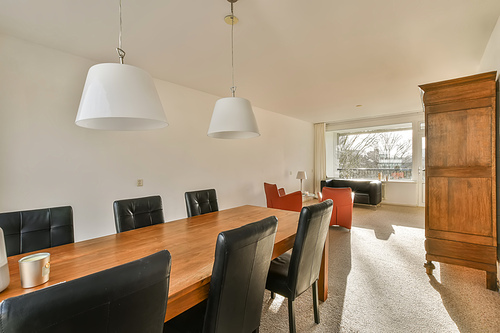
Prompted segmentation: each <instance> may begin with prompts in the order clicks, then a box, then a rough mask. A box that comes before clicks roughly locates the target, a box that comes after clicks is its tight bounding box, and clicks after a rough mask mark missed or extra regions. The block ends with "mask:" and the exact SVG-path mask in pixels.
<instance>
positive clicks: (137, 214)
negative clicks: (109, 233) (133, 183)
mask: <svg viewBox="0 0 500 333" xmlns="http://www.w3.org/2000/svg"><path fill="white" fill-rule="evenodd" d="M113 212H114V215H115V227H116V232H117V233H120V232H123V231H128V230H133V229H137V228H143V227H147V226H150V225H153V224H160V223H164V222H165V219H164V218H163V207H162V202H161V197H160V196H159V195H155V196H149V197H143V198H133V199H123V200H116V201H115V202H113Z"/></svg>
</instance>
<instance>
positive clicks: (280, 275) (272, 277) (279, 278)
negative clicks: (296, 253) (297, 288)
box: [266, 252, 292, 298]
mask: <svg viewBox="0 0 500 333" xmlns="http://www.w3.org/2000/svg"><path fill="white" fill-rule="evenodd" d="M291 257H292V255H291V254H290V253H288V252H286V253H284V254H282V255H281V256H279V257H278V258H276V259H274V260H272V261H271V265H270V266H269V273H268V275H267V281H266V289H268V290H272V291H274V292H276V293H278V294H280V295H282V296H285V297H287V298H289V297H291V294H292V293H291V290H290V288H288V286H287V277H288V267H289V266H290V258H291Z"/></svg>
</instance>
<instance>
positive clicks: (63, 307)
mask: <svg viewBox="0 0 500 333" xmlns="http://www.w3.org/2000/svg"><path fill="white" fill-rule="evenodd" d="M170 265H171V258H170V253H169V252H168V251H167V250H163V251H160V252H157V253H155V254H152V255H150V256H147V257H144V258H142V259H139V260H136V261H132V262H130V263H127V264H124V265H121V266H117V267H114V268H110V269H107V270H104V271H101V272H98V273H95V274H92V275H88V276H85V277H82V278H79V279H75V280H72V281H68V282H63V283H60V284H56V285H53V286H50V287H47V288H44V289H40V290H37V291H33V292H31V293H28V294H24V295H21V296H17V297H11V298H7V299H6V300H4V301H3V302H2V303H0V332H1V333H14V332H17V333H19V332H39V333H49V332H50V333H57V332H72V333H79V332H82V333H84V332H85V333H88V332H93V333H101V332H103V333H104V332H123V333H127V332H156V333H160V332H162V331H163V323H164V321H165V311H166V307H167V295H168V287H169V280H170Z"/></svg>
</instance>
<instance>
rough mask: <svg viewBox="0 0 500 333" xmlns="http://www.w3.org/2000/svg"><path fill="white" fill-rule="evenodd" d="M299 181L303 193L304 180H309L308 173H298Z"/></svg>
mask: <svg viewBox="0 0 500 333" xmlns="http://www.w3.org/2000/svg"><path fill="white" fill-rule="evenodd" d="M297 179H300V192H302V180H304V179H307V174H306V172H305V171H298V172H297ZM302 193H303V192H302Z"/></svg>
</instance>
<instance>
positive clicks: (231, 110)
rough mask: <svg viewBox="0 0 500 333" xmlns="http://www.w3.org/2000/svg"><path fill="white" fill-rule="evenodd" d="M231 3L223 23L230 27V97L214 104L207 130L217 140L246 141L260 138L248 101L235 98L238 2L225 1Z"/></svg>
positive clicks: (234, 0)
mask: <svg viewBox="0 0 500 333" xmlns="http://www.w3.org/2000/svg"><path fill="white" fill-rule="evenodd" d="M227 1H228V2H230V3H231V15H227V16H226V17H225V18H224V21H225V22H226V23H227V24H230V25H231V74H232V83H233V86H232V87H231V95H232V96H231V97H225V98H221V99H219V100H218V101H217V102H216V103H215V107H214V112H213V114H212V120H211V121H210V126H209V128H208V134H207V135H208V136H209V137H212V138H217V139H248V138H254V137H257V136H260V133H259V128H258V126H257V121H256V120H255V115H254V113H253V110H252V105H251V104H250V101H249V100H247V99H245V98H241V97H235V92H236V87H235V85H234V52H233V50H234V37H233V35H234V34H233V31H234V25H235V24H236V23H238V18H237V17H236V16H234V13H233V3H235V2H236V1H238V0H227Z"/></svg>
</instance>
